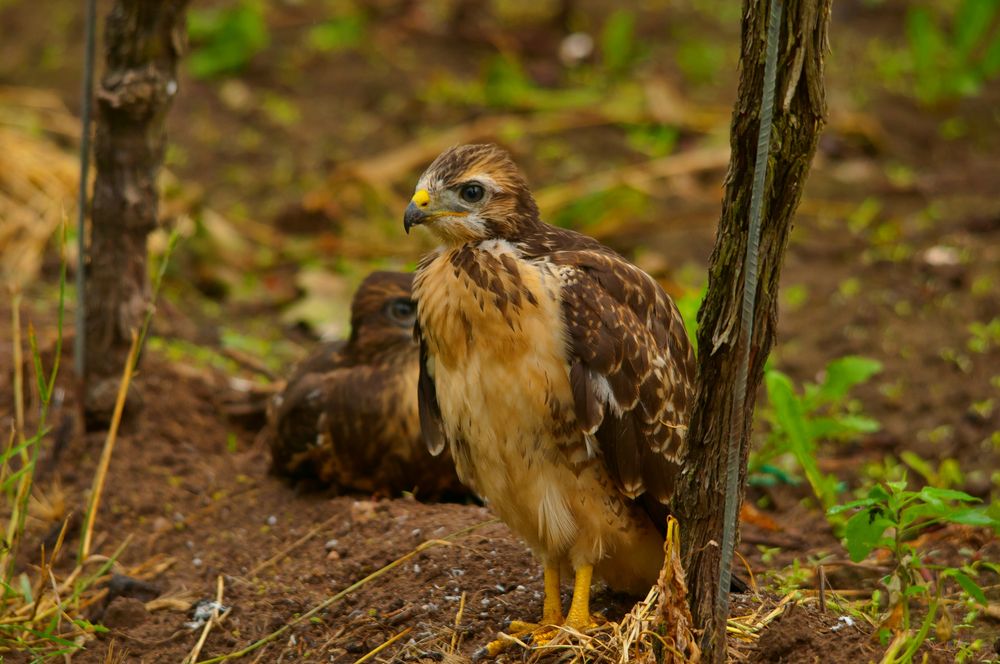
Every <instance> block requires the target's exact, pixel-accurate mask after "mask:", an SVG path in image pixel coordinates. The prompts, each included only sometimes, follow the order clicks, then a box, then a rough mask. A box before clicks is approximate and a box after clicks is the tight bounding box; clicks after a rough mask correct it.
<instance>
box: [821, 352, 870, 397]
mask: <svg viewBox="0 0 1000 664" xmlns="http://www.w3.org/2000/svg"><path fill="white" fill-rule="evenodd" d="M880 371H882V363H881V362H878V361H877V360H872V359H869V358H867V357H858V356H856V355H848V356H847V357H841V358H839V359H836V360H834V361H832V362H830V363H829V364H828V365H826V371H825V372H824V373H825V374H826V375H825V377H824V379H823V382H822V384H820V386H819V391H818V392H817V393H816V399H817V400H818V401H839V400H841V399H843V398H844V397H846V396H847V393H848V392H850V391H851V388H853V387H855V386H856V385H860V384H861V383H864V382H866V381H867V380H868V379H869V378H871V377H872V376H874V375H875V374H877V373H878V372H880Z"/></svg>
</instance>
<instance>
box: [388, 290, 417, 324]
mask: <svg viewBox="0 0 1000 664" xmlns="http://www.w3.org/2000/svg"><path fill="white" fill-rule="evenodd" d="M385 313H386V315H387V316H389V318H390V320H392V322H394V323H396V324H397V325H401V326H403V327H413V323H414V321H415V320H416V318H417V305H416V303H415V302H414V301H413V300H408V299H406V298H405V297H398V298H396V299H394V300H390V301H389V303H388V304H386V305H385Z"/></svg>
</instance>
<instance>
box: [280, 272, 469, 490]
mask: <svg viewBox="0 0 1000 664" xmlns="http://www.w3.org/2000/svg"><path fill="white" fill-rule="evenodd" d="M412 281H413V276H412V275H410V274H403V273H401V272H373V273H372V274H370V275H368V276H367V277H366V278H365V280H364V281H362V282H361V285H360V286H359V287H358V291H357V292H356V293H355V294H354V299H353V300H352V302H351V336H350V338H349V339H347V340H346V341H334V342H330V343H325V344H323V345H321V346H320V347H319V348H318V349H316V351H315V352H313V353H312V354H311V355H309V356H308V357H307V358H306V359H305V360H303V361H302V362H301V363H300V364H299V365H298V367H296V369H295V371H294V373H293V374H292V376H291V378H289V379H288V383H287V385H286V386H285V389H284V390H282V391H281V392H280V393H279V394H278V395H276V396H275V397H274V399H273V401H272V402H271V405H270V407H269V408H268V424H267V427H266V428H265V429H264V431H263V437H264V438H265V439H266V440H267V441H268V443H269V445H270V448H271V456H272V459H273V465H274V470H275V471H277V472H279V473H281V474H284V475H290V476H292V477H296V478H300V479H309V480H318V481H320V482H322V483H323V484H330V485H333V486H335V487H336V488H338V489H340V490H347V491H363V492H367V493H374V492H388V493H392V494H396V493H399V492H400V491H407V490H413V489H414V488H416V489H417V490H418V492H419V495H420V496H422V497H423V496H427V497H432V498H435V497H440V496H441V495H443V494H444V495H448V496H452V497H458V496H462V495H465V494H466V493H467V492H466V491H465V490H464V489H463V487H462V485H461V484H460V483H459V482H458V479H457V478H456V477H455V471H454V466H453V464H452V462H451V459H450V457H446V458H434V457H432V456H431V455H430V454H428V453H427V449H426V447H425V445H424V443H423V441H422V440H421V437H420V422H419V419H418V416H417V400H416V393H417V374H418V369H417V358H418V354H417V345H416V343H415V342H414V339H413V322H414V319H415V317H416V307H415V305H414V303H413V300H412V299H411V296H410V287H411V284H412Z"/></svg>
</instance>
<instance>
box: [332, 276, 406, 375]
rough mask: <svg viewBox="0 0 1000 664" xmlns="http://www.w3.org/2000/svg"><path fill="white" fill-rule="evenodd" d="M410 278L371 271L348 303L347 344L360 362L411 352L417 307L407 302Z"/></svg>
mask: <svg viewBox="0 0 1000 664" xmlns="http://www.w3.org/2000/svg"><path fill="white" fill-rule="evenodd" d="M412 286H413V275H412V274H407V273H403V272H372V273H371V274H369V275H368V276H367V277H365V280H364V281H362V282H361V285H360V286H358V290H357V292H356V293H355V294H354V299H353V300H352V301H351V337H350V339H349V340H348V345H349V347H350V349H351V350H352V352H353V354H354V355H357V356H358V359H359V360H362V361H374V360H379V359H386V358H383V357H381V356H382V355H385V354H391V353H393V352H399V351H403V352H413V350H412V347H413V345H414V344H415V343H416V342H415V341H414V340H413V324H414V322H415V321H416V317H417V305H416V303H414V301H413V300H412V299H411V298H412V294H411V292H410V290H411V288H412Z"/></svg>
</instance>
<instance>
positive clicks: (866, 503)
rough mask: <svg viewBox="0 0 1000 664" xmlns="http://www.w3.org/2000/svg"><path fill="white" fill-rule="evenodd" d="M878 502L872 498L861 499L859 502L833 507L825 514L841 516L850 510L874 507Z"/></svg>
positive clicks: (854, 501)
mask: <svg viewBox="0 0 1000 664" xmlns="http://www.w3.org/2000/svg"><path fill="white" fill-rule="evenodd" d="M879 502H880V501H878V500H874V499H872V498H863V499H861V500H852V501H851V502H849V503H844V504H843V505H834V506H833V507H831V508H830V509H828V510H827V511H826V513H827V514H843V513H844V512H848V511H850V510H854V509H858V508H859V507H875V506H876V505H878V504H879Z"/></svg>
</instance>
